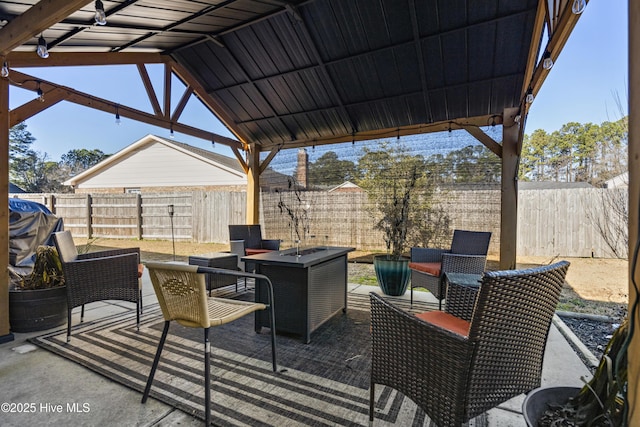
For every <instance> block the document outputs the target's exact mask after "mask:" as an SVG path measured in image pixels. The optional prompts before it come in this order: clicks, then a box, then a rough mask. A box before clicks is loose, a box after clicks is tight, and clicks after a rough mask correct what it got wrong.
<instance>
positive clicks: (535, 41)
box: [520, 0, 548, 99]
mask: <svg viewBox="0 0 640 427" xmlns="http://www.w3.org/2000/svg"><path fill="white" fill-rule="evenodd" d="M545 3H546V1H545V0H540V1H539V2H538V9H537V10H536V19H535V21H534V23H533V35H532V36H531V45H529V53H528V57H527V66H526V68H525V70H524V77H523V79H522V88H521V89H520V99H522V98H524V96H525V94H526V93H527V91H528V90H529V85H530V84H531V77H532V76H533V71H534V70H535V68H536V64H537V63H538V54H539V52H540V40H541V39H542V32H543V30H544V24H545V21H546V20H545V18H546V17H547V16H548V14H547V7H546V6H545Z"/></svg>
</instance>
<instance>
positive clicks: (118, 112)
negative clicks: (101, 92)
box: [116, 105, 120, 125]
mask: <svg viewBox="0 0 640 427" xmlns="http://www.w3.org/2000/svg"><path fill="white" fill-rule="evenodd" d="M116 124H117V125H120V110H119V106H118V105H116Z"/></svg>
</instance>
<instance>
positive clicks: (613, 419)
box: [522, 317, 629, 427]
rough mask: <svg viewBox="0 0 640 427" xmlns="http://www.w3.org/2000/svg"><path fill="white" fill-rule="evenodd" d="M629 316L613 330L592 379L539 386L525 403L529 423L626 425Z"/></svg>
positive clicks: (544, 426) (524, 413)
mask: <svg viewBox="0 0 640 427" xmlns="http://www.w3.org/2000/svg"><path fill="white" fill-rule="evenodd" d="M628 344H629V319H628V317H627V318H625V319H624V321H623V322H622V324H621V325H620V327H619V328H618V329H617V330H616V331H615V332H614V334H613V336H612V337H611V339H610V340H609V343H608V344H607V347H606V349H605V351H604V354H603V355H602V358H601V359H600V364H599V365H598V368H597V369H596V371H595V373H594V374H593V378H592V379H591V381H589V382H588V383H586V384H585V385H584V386H583V387H582V388H579V387H540V388H537V389H535V390H533V391H531V392H530V393H529V394H528V395H527V397H526V398H525V400H524V402H523V404H522V413H523V415H524V418H525V421H526V423H527V425H528V426H529V427H534V426H535V427H538V426H540V427H546V426H556V425H572V426H592V427H604V426H625V425H627V423H626V417H627V415H628V414H627V409H628V408H627V399H626V390H627V346H628Z"/></svg>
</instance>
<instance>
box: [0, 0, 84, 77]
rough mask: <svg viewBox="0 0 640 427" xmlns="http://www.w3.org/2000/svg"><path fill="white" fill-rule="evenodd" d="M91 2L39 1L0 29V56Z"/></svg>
mask: <svg viewBox="0 0 640 427" xmlns="http://www.w3.org/2000/svg"><path fill="white" fill-rule="evenodd" d="M91 2H92V0H41V1H39V2H38V3H36V4H34V5H33V6H31V7H30V8H29V9H27V10H26V11H25V12H24V13H23V14H22V15H20V16H18V17H16V18H15V19H13V20H11V21H10V22H9V23H8V24H7V25H5V26H4V27H3V28H2V29H0V56H6V55H7V54H8V53H9V52H11V51H12V50H13V49H15V48H17V47H18V46H20V45H22V44H24V43H25V42H26V41H28V40H29V39H31V38H32V37H35V36H36V35H38V34H41V33H42V32H43V31H44V30H46V29H47V28H50V27H52V26H53V25H54V24H57V23H58V22H60V21H62V20H63V19H64V18H66V17H67V16H69V15H71V14H72V13H73V12H75V11H77V10H78V9H81V8H82V7H84V6H86V5H87V4H89V3H91ZM40 66H43V64H41V65H40Z"/></svg>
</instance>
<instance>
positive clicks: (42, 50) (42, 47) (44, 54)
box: [36, 34, 49, 59]
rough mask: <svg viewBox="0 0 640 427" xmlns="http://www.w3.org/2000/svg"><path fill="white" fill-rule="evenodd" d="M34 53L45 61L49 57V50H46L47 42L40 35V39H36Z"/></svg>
mask: <svg viewBox="0 0 640 427" xmlns="http://www.w3.org/2000/svg"><path fill="white" fill-rule="evenodd" d="M36 53H37V54H38V56H39V57H40V58H42V59H47V58H48V57H49V49H47V41H46V40H45V39H44V37H43V35H42V34H40V37H39V38H38V47H37V48H36Z"/></svg>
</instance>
